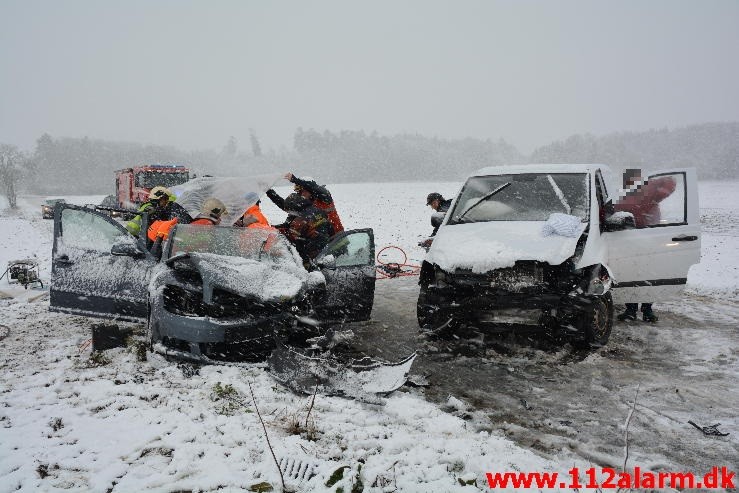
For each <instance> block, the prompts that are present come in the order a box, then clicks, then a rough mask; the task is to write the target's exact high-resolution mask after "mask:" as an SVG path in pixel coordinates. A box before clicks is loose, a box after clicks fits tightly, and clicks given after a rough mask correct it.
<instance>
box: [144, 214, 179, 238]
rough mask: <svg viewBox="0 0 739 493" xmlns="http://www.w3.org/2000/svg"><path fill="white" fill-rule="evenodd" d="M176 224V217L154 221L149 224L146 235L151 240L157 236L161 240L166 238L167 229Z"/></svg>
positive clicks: (167, 234)
mask: <svg viewBox="0 0 739 493" xmlns="http://www.w3.org/2000/svg"><path fill="white" fill-rule="evenodd" d="M175 224H177V218H174V219H170V220H169V221H154V222H153V223H151V226H149V231H147V233H146V236H147V237H148V238H149V239H150V240H151V241H156V240H157V238H159V237H161V238H162V240H166V239H167V238H168V237H169V231H170V230H171V229H172V227H173V226H174V225H175Z"/></svg>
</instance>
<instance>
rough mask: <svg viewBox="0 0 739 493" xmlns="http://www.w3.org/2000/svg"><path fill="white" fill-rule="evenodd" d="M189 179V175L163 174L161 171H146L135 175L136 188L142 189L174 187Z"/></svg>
mask: <svg viewBox="0 0 739 493" xmlns="http://www.w3.org/2000/svg"><path fill="white" fill-rule="evenodd" d="M189 178H190V175H189V173H165V172H162V171H147V172H145V173H141V174H138V175H136V186H139V187H143V188H154V187H158V186H162V187H167V188H169V187H174V186H175V185H181V184H183V183H185V182H186V181H187V180H188V179H189Z"/></svg>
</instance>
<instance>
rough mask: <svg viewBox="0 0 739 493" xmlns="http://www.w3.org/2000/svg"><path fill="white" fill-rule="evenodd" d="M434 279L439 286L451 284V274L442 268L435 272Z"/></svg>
mask: <svg viewBox="0 0 739 493" xmlns="http://www.w3.org/2000/svg"><path fill="white" fill-rule="evenodd" d="M434 281H435V283H436V285H437V286H438V287H442V288H443V287H445V286H448V285H449V281H450V279H449V276H448V275H447V273H446V272H444V271H443V270H441V269H436V271H435V272H434Z"/></svg>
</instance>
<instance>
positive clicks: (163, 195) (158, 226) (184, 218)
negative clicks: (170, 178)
mask: <svg viewBox="0 0 739 493" xmlns="http://www.w3.org/2000/svg"><path fill="white" fill-rule="evenodd" d="M149 198H150V201H151V202H152V203H153V204H154V206H153V209H152V211H151V212H150V213H149V221H150V223H151V224H150V226H149V230H148V231H147V237H148V238H149V241H152V242H156V241H157V240H158V239H161V240H166V239H167V237H168V236H169V230H170V229H172V226H174V225H175V224H177V223H179V224H189V223H191V222H192V216H190V214H188V212H187V211H186V210H185V208H184V207H182V206H181V205H180V204H178V203H177V202H175V200H176V198H177V197H176V196H175V195H174V194H173V193H172V192H170V191H169V190H168V189H167V188H165V187H154V188H152V189H151V192H150V193H149Z"/></svg>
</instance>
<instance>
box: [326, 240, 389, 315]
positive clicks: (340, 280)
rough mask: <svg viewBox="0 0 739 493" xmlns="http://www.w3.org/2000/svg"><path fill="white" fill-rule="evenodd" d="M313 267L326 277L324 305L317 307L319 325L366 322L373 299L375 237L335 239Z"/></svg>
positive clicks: (370, 311)
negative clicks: (315, 266) (320, 323)
mask: <svg viewBox="0 0 739 493" xmlns="http://www.w3.org/2000/svg"><path fill="white" fill-rule="evenodd" d="M316 264H317V265H318V266H319V268H320V269H321V272H323V275H324V276H325V277H326V299H325V303H324V304H322V305H321V306H318V307H316V312H317V315H318V317H319V319H320V320H321V322H328V323H336V322H357V321H361V320H369V318H370V314H371V313H372V305H373V303H374V298H375V279H376V271H375V237H374V234H373V232H372V229H355V230H352V231H343V232H341V233H339V234H337V235H336V236H334V237H333V238H332V239H331V241H330V242H329V244H328V245H326V247H325V248H324V249H323V251H322V252H321V254H320V255H319V256H318V257H317V258H316Z"/></svg>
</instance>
